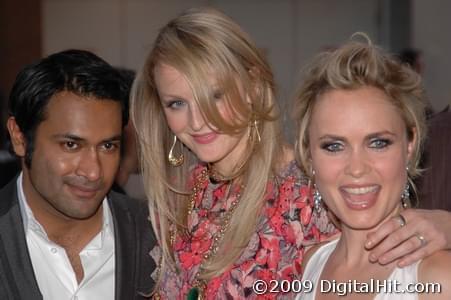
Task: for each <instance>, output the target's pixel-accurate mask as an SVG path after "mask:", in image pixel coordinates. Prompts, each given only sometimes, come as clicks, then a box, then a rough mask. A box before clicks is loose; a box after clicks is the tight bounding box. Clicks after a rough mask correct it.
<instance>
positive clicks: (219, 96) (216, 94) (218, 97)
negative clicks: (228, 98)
mask: <svg viewBox="0 0 451 300" xmlns="http://www.w3.org/2000/svg"><path fill="white" fill-rule="evenodd" d="M223 97H224V93H223V92H221V91H216V92H214V93H213V98H214V99H215V100H222V98H223Z"/></svg>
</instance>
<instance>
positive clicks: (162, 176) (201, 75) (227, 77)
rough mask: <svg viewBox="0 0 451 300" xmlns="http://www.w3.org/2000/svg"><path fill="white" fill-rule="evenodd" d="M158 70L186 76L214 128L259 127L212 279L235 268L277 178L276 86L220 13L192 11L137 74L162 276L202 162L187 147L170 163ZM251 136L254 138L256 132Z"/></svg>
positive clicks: (134, 106) (138, 119)
mask: <svg viewBox="0 0 451 300" xmlns="http://www.w3.org/2000/svg"><path fill="white" fill-rule="evenodd" d="M158 64H166V65H169V66H171V67H174V68H175V69H177V70H178V71H179V72H181V73H182V74H184V75H185V78H186V79H187V81H188V82H189V84H190V86H191V89H192V92H193V95H194V98H195V101H196V102H197V104H198V105H199V107H200V110H201V111H202V114H203V117H204V118H205V120H206V122H207V123H209V124H211V125H212V126H214V128H218V130H219V131H221V132H223V133H230V134H233V133H237V132H243V131H244V130H247V129H248V126H249V123H250V122H252V121H253V120H257V126H258V129H259V133H260V136H261V142H257V139H256V138H255V136H251V137H250V138H249V141H250V142H249V143H248V149H247V153H246V154H245V157H244V158H243V159H246V164H245V168H244V172H243V173H242V175H241V179H242V182H244V183H245V185H246V188H245V190H244V191H242V192H241V201H240V204H239V205H238V207H237V208H236V210H235V212H234V214H233V217H232V219H231V221H230V225H229V228H228V230H227V232H226V234H225V235H224V237H223V240H222V242H221V244H220V246H219V251H218V252H217V255H215V257H214V258H213V259H212V261H210V262H209V264H208V265H206V267H205V270H204V271H205V272H203V275H202V277H203V279H207V280H208V279H210V278H213V277H215V276H217V275H219V274H221V273H222V272H224V270H225V269H226V268H227V267H229V266H230V265H231V264H233V263H234V262H235V261H236V260H237V259H238V258H239V256H240V254H241V252H242V250H243V249H244V248H245V247H246V245H247V244H248V242H249V240H250V238H251V235H252V234H253V232H254V231H255V228H256V226H257V221H258V219H259V216H260V214H261V209H262V205H263V201H264V194H265V189H266V184H267V181H268V179H269V178H270V176H272V174H273V173H274V170H275V166H276V164H277V159H276V158H279V157H280V153H281V146H280V145H281V131H280V128H279V122H278V115H279V111H278V107H277V105H276V100H275V91H274V79H273V75H272V72H271V70H270V67H269V65H268V63H267V61H266V59H265V58H264V57H263V56H262V54H261V53H260V51H259V50H258V49H257V47H256V46H255V45H254V44H253V43H252V42H251V40H250V38H249V37H248V36H247V35H246V34H245V33H244V32H243V31H242V30H241V28H240V27H239V26H238V25H237V24H236V23H235V22H233V21H232V20H231V19H230V18H228V17H227V16H225V15H223V14H222V13H220V12H218V11H216V10H213V9H209V8H200V9H190V10H187V11H185V12H184V13H182V14H181V15H179V16H178V17H176V18H175V19H173V20H171V21H170V22H169V23H168V24H167V25H166V26H164V27H163V28H162V29H161V31H160V33H159V35H158V37H157V39H156V41H155V44H154V46H153V49H152V51H151V52H150V54H149V56H148V57H147V60H146V62H145V65H144V67H143V69H142V70H141V72H140V73H139V74H138V77H137V79H136V81H135V84H134V87H133V91H132V99H131V117H132V120H133V122H134V125H135V127H136V129H137V133H138V135H139V136H138V137H139V145H140V159H141V166H142V172H143V177H144V183H145V189H146V194H147V197H148V199H149V208H150V219H151V221H152V224H153V228H154V230H155V232H156V236H157V239H158V241H159V243H160V246H161V248H162V252H163V256H162V257H163V258H162V263H161V272H164V271H165V269H166V268H173V267H174V266H175V265H174V257H173V253H172V252H173V251H172V247H171V244H170V237H169V232H170V230H169V227H170V226H171V224H175V225H177V226H178V227H186V218H187V206H188V202H189V194H190V191H187V190H186V187H187V178H188V176H189V175H188V174H189V171H190V167H191V166H192V165H193V164H195V163H196V162H198V160H197V157H195V156H194V154H193V153H192V152H191V151H189V149H188V148H186V147H185V146H183V147H181V148H182V149H181V150H180V151H179V152H178V154H183V155H184V156H185V163H184V164H183V166H181V167H177V168H175V167H171V166H170V165H169V163H168V162H167V158H166V156H167V153H168V151H169V148H170V146H171V142H172V138H173V134H172V133H171V132H170V130H169V128H168V124H167V122H166V119H165V116H164V113H163V108H162V105H161V103H160V99H159V96H158V92H157V89H156V85H155V78H154V70H155V67H156V66H157V65H158ZM212 76H214V77H215V79H216V80H217V84H218V85H219V86H220V88H221V91H222V92H223V94H224V98H225V101H226V105H227V107H228V108H229V109H230V111H232V112H233V114H234V116H235V117H236V118H235V119H234V120H232V121H226V120H224V119H223V118H222V116H221V114H220V112H219V111H218V109H217V107H216V105H215V103H214V101H212V100H211V99H212V98H213V95H214V93H215V90H214V89H213V87H211V86H209V85H208V84H205V83H206V82H209V79H210V78H211V77H212ZM240 89H242V90H241V91H240ZM242 95H245V96H244V97H243V96H242ZM247 99H249V100H250V103H251V105H249V103H248V101H247ZM251 132H253V133H252V134H253V135H255V130H254V131H251ZM186 160H188V161H186ZM224 245H227V250H225V247H224Z"/></svg>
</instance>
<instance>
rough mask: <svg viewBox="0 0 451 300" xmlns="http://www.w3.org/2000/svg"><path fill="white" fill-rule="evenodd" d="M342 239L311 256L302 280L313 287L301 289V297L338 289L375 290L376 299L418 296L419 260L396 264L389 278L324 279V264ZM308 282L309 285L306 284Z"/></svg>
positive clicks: (339, 291) (339, 292)
mask: <svg viewBox="0 0 451 300" xmlns="http://www.w3.org/2000/svg"><path fill="white" fill-rule="evenodd" d="M338 240H339V239H336V240H334V241H332V242H330V243H327V244H325V245H323V246H321V247H320V248H318V250H317V251H316V252H315V253H314V254H313V255H312V256H311V258H310V260H309V262H308V263H307V266H306V267H305V270H304V274H303V276H302V281H310V282H311V283H312V286H313V289H312V290H311V291H310V292H309V293H301V294H299V295H298V296H297V298H296V299H297V300H314V299H315V295H316V294H317V293H334V294H336V295H337V297H338V296H340V295H344V294H349V293H351V292H353V293H362V294H363V293H365V292H374V293H375V294H377V295H376V297H375V298H374V299H375V300H389V299H396V300H417V299H418V294H417V293H415V292H413V291H414V290H415V284H416V283H417V282H418V276H417V274H418V265H419V262H416V263H414V264H412V265H410V266H407V267H404V268H398V267H396V268H395V269H394V270H393V272H392V273H391V274H390V276H389V277H388V278H387V279H386V280H376V279H374V280H373V279H371V280H370V282H366V283H360V282H357V281H353V280H350V281H347V282H344V283H334V281H332V282H331V281H329V280H320V276H321V273H322V272H323V269H324V266H325V265H326V262H327V260H328V258H329V256H330V255H331V253H332V252H333V251H334V249H335V247H336V246H337V243H338ZM304 286H306V285H305V284H304Z"/></svg>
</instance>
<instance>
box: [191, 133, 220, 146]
mask: <svg viewBox="0 0 451 300" xmlns="http://www.w3.org/2000/svg"><path fill="white" fill-rule="evenodd" d="M192 137H193V139H194V141H195V142H196V143H198V144H210V143H212V142H213V141H214V140H216V138H217V137H218V134H217V133H214V132H210V133H206V134H196V135H192Z"/></svg>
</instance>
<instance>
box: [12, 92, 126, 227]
mask: <svg viewBox="0 0 451 300" xmlns="http://www.w3.org/2000/svg"><path fill="white" fill-rule="evenodd" d="M45 115H46V119H45V120H44V121H43V122H42V123H40V124H39V125H38V127H37V130H36V134H35V140H34V152H33V155H32V163H31V168H29V169H28V168H26V167H25V166H24V164H23V186H24V192H25V196H26V198H27V201H28V203H29V205H30V207H31V208H32V209H33V211H36V210H38V211H39V212H40V215H41V217H44V216H46V217H47V218H48V217H50V218H52V217H57V218H63V219H68V220H71V219H73V220H85V219H89V218H90V217H92V216H94V215H95V214H96V213H97V212H98V210H99V207H100V206H101V204H102V200H103V198H104V197H105V195H106V194H107V192H108V191H109V190H110V188H111V186H112V184H113V181H114V178H115V175H116V171H117V169H118V166H119V160H120V139H121V134H122V127H121V124H122V114H121V106H120V103H119V102H115V101H112V100H108V99H103V100H99V99H95V98H86V97H82V96H78V95H76V94H73V93H70V92H60V93H58V94H56V95H55V96H53V97H52V98H51V99H50V101H49V103H48V106H47V109H46V114H45ZM25 142H26V141H25ZM16 152H17V151H16ZM19 155H20V154H19Z"/></svg>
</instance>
